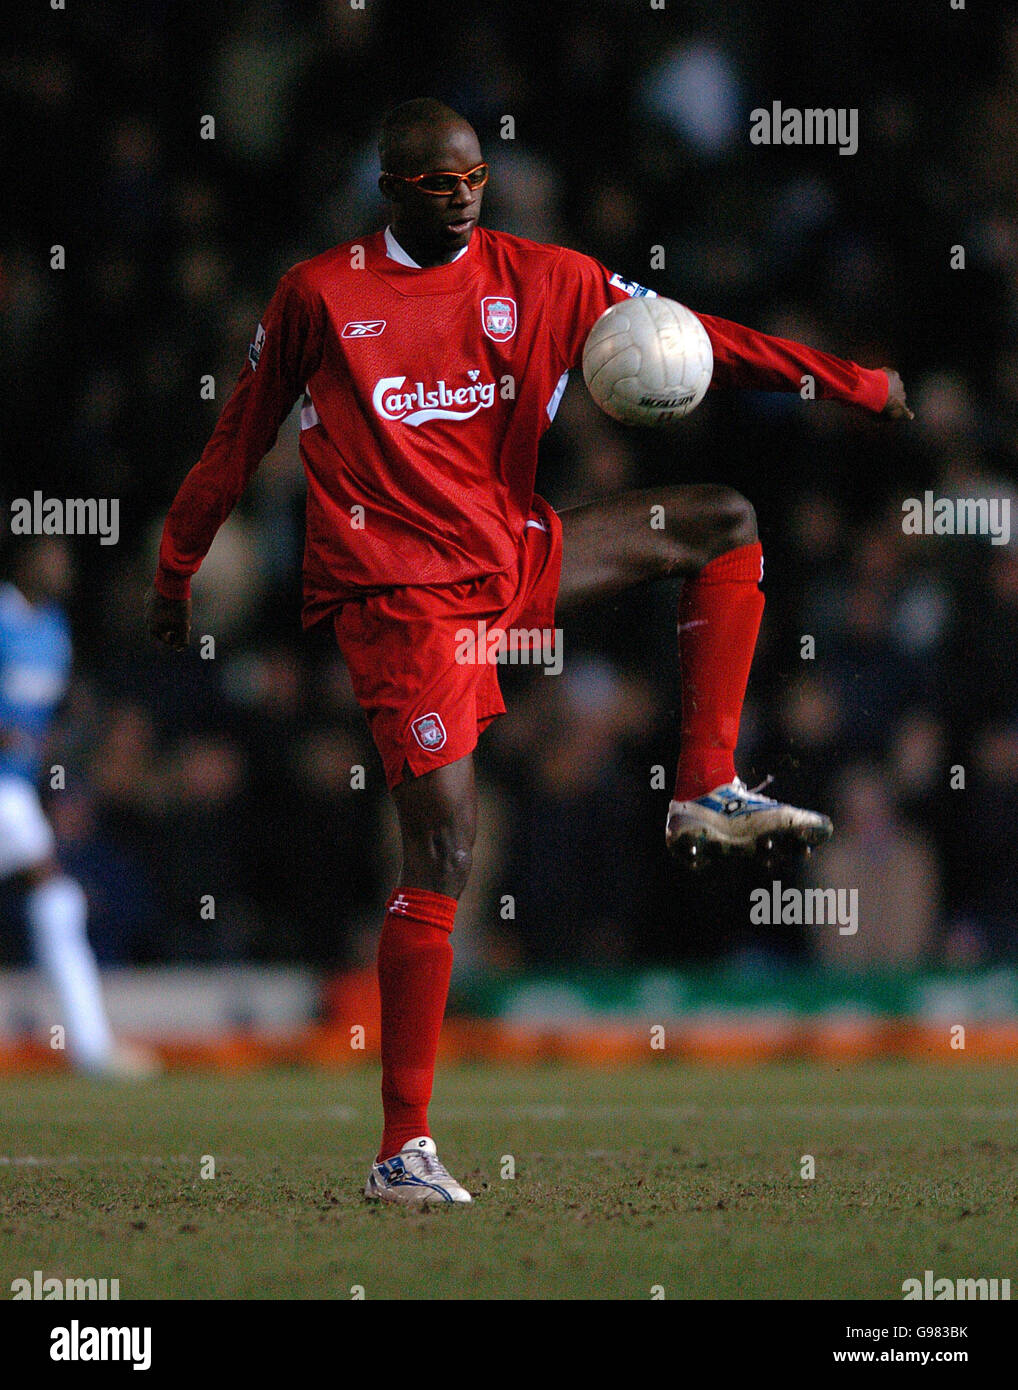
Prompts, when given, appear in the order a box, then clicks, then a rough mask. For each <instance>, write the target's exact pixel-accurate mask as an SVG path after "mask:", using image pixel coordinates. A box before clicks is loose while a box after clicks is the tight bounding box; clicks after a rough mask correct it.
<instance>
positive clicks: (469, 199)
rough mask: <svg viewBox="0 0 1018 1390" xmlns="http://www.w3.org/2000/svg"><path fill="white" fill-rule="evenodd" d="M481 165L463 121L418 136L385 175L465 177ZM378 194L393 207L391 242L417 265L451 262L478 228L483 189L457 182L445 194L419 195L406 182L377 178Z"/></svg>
mask: <svg viewBox="0 0 1018 1390" xmlns="http://www.w3.org/2000/svg"><path fill="white" fill-rule="evenodd" d="M482 161H483V155H482V154H481V147H480V144H479V143H478V140H477V136H476V135H475V134H474V132H473V130H472V129H471V127H470V126H469V125H467V124H466V123H465V122H464V123H463V124H462V125H450V126H445V127H439V128H437V129H431V130H428V131H422V132H418V133H417V134H416V138H415V139H414V140H412V141H409V142H408V144H407V147H406V148H405V149H404V150H403V151H401V153H400V158H399V161H398V167H397V168H395V169H393V170H390V171H389V172H390V173H396V174H403V175H405V176H407V177H412V176H413V175H415V174H426V173H432V172H436V173H437V172H443V173H445V172H453V173H461V174H465V173H467V172H468V171H469V170H470V169H474V168H476V167H477V165H478V164H480V163H481V162H482ZM381 186H382V191H383V192H384V193H385V195H386V196H387V197H388V198H390V199H391V201H392V203H393V219H392V223H393V231H394V232H395V235H396V239H397V240H398V241H399V242H400V244H401V245H402V246H404V247H405V248H406V250H407V251H408V252H409V253H410V254H411V255H412V256H413V257H414V259H415V260H416V261H418V262H419V263H420V264H421V265H439V264H443V263H444V262H446V261H450V260H451V259H452V258H453V256H455V254H456V253H457V251H460V250H462V248H463V247H464V246H466V244H467V242H468V241H469V240H470V237H471V235H472V233H473V230H474V227H475V226H476V225H477V219H478V217H479V216H480V212H481V201H482V199H483V196H484V189H483V188H475V189H471V188H468V187H467V185H466V184H465V183H460V184H457V186H456V189H455V191H454V192H452V193H449V194H434V193H423V192H421V191H420V190H419V189H418V188H416V187H415V186H414V185H413V184H411V183H402V182H400V180H399V179H384V178H383V179H382V180H381Z"/></svg>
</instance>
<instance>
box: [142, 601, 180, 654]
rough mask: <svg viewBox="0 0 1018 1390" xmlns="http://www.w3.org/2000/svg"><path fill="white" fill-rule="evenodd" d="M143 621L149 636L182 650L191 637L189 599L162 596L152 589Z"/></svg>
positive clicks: (177, 650) (175, 649) (165, 644)
mask: <svg viewBox="0 0 1018 1390" xmlns="http://www.w3.org/2000/svg"><path fill="white" fill-rule="evenodd" d="M145 622H146V624H147V626H148V631H149V636H150V637H154V638H155V640H156V641H157V642H162V644H163V645H164V646H166V647H172V648H173V650H174V651H175V652H182V651H183V650H184V648H185V647H186V646H187V644H188V642H189V641H190V638H191V600H190V599H189V598H163V596H162V594H160V593H158V592H157V591H156V590H155V589H153V590H152V592H151V593H150V594H149V596H148V603H147V605H146V608H145Z"/></svg>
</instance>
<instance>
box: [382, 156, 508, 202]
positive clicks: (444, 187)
mask: <svg viewBox="0 0 1018 1390" xmlns="http://www.w3.org/2000/svg"><path fill="white" fill-rule="evenodd" d="M383 172H384V171H383ZM488 172H489V171H488V166H487V164H476V165H475V166H474V168H473V169H468V170H467V171H466V173H465V174H457V173H456V171H455V170H454V169H438V170H435V172H434V173H430V174H414V175H413V177H412V178H408V177H407V176H406V175H405V174H386V175H385V177H386V178H387V179H399V181H400V182H401V183H412V184H414V185H415V186H416V187H417V188H419V189H420V191H421V192H422V193H430V194H431V196H432V197H433V198H446V197H448V196H449V194H450V193H455V192H456V190H457V188H459V186H460V184H461V183H465V184H466V186H467V187H468V188H469V189H471V190H473V189H475V188H483V187H484V185H485V184H486V183H487V182H488Z"/></svg>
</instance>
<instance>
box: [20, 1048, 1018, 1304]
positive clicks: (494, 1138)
mask: <svg viewBox="0 0 1018 1390" xmlns="http://www.w3.org/2000/svg"><path fill="white" fill-rule="evenodd" d="M1015 1079H1016V1077H1015V1071H1014V1069H1009V1068H1007V1067H984V1066H976V1065H972V1064H969V1063H967V1062H960V1063H959V1065H958V1066H956V1067H951V1066H935V1065H910V1064H907V1063H890V1062H889V1063H885V1064H880V1065H873V1064H866V1065H845V1066H841V1067H834V1066H821V1065H813V1064H790V1063H789V1064H780V1065H772V1066H758V1067H731V1068H724V1069H714V1068H708V1067H689V1066H683V1065H679V1064H676V1063H673V1062H669V1061H667V1060H665V1059H662V1060H661V1062H660V1063H657V1064H655V1065H648V1066H640V1067H634V1068H630V1069H625V1070H620V1071H618V1072H615V1073H611V1072H607V1071H594V1070H579V1069H574V1068H570V1067H560V1066H555V1067H552V1066H546V1067H540V1068H535V1069H532V1070H520V1069H515V1068H513V1069H494V1068H489V1067H460V1068H448V1069H445V1070H444V1071H442V1072H440V1075H439V1078H438V1084H437V1087H436V1093H435V1101H434V1103H433V1107H432V1120H433V1125H434V1128H435V1132H436V1134H437V1136H438V1138H439V1152H440V1153H441V1155H442V1156H443V1158H444V1159H445V1161H446V1163H447V1164H448V1165H449V1167H450V1168H451V1169H452V1171H453V1172H454V1173H455V1174H456V1175H457V1176H458V1177H460V1178H461V1179H463V1180H464V1181H465V1182H466V1185H467V1186H468V1187H469V1188H470V1189H471V1190H472V1191H473V1193H474V1194H475V1203H474V1205H473V1207H470V1208H466V1209H442V1210H436V1211H426V1212H422V1213H413V1212H407V1211H402V1210H397V1209H393V1208H390V1207H385V1208H380V1207H379V1206H378V1205H377V1204H368V1203H365V1202H364V1201H363V1199H362V1197H361V1191H362V1188H363V1185H364V1179H365V1177H366V1174H367V1168H368V1164H369V1162H370V1159H371V1157H372V1146H373V1144H374V1143H375V1141H376V1139H377V1132H376V1131H377V1113H378V1105H377V1085H378V1075H377V1072H376V1070H375V1069H374V1068H371V1067H365V1068H363V1069H360V1070H356V1071H351V1072H347V1073H335V1074H329V1073H320V1072H309V1071H275V1072H270V1073H259V1074H248V1075H241V1076H227V1077H223V1076H218V1075H217V1076H212V1075H204V1074H201V1075H191V1076H179V1075H176V1076H171V1077H168V1078H164V1079H162V1080H160V1081H157V1082H153V1083H147V1084H144V1085H138V1086H135V1087H131V1086H124V1085H121V1086H110V1085H97V1084H90V1083H88V1082H84V1081H80V1080H76V1079H73V1078H53V1077H28V1078H4V1079H3V1080H2V1081H0V1116H2V1120H0V1297H3V1298H9V1297H10V1292H9V1291H10V1285H11V1281H12V1280H13V1279H15V1278H18V1277H28V1278H31V1277H32V1272H33V1270H36V1269H39V1270H41V1271H42V1272H43V1276H44V1277H51V1276H57V1277H80V1278H86V1277H95V1278H99V1277H103V1276H105V1277H107V1278H118V1279H119V1280H120V1296H121V1298H122V1299H130V1298H176V1299H181V1298H183V1299H192V1298H193V1299H217V1298H295V1299H312V1298H313V1299H317V1298H342V1299H347V1298H350V1297H352V1296H354V1295H353V1292H352V1291H354V1290H355V1289H356V1287H357V1286H359V1287H360V1288H362V1289H363V1291H364V1296H365V1297H366V1298H370V1299H377V1298H428V1299H449V1298H456V1299H459V1298H473V1299H500V1298H534V1299H545V1298H584V1299H588V1298H610V1299H618V1298H633V1299H648V1298H650V1297H651V1290H652V1288H653V1287H654V1286H655V1285H659V1286H663V1288H664V1292H665V1297H666V1298H668V1299H681V1298H717V1299H738V1298H757V1299H758V1298H769V1299H770V1298H776V1299H785V1298H805V1299H812V1298H838V1299H840V1298H878V1299H884V1298H886V1299H900V1298H901V1286H902V1281H903V1280H904V1279H906V1278H911V1277H919V1278H921V1277H922V1274H923V1271H924V1270H925V1269H932V1270H933V1271H934V1273H935V1275H936V1276H937V1277H941V1276H947V1277H950V1278H955V1277H979V1276H983V1277H1010V1278H1012V1279H1014V1277H1015V1276H1018V1222H1016V1220H1015V1216H1016V1213H1018V1178H1016V1172H1018V1163H1016V1157H1018V1097H1016V1094H1015ZM805 1155H812V1157H813V1159H814V1161H815V1168H816V1176H815V1178H813V1179H808V1178H804V1177H803V1176H802V1175H801V1174H802V1171H803V1167H802V1165H803V1159H804V1156H805ZM205 1156H211V1157H212V1158H213V1159H214V1160H215V1176H214V1177H206V1178H203V1177H202V1176H201V1173H202V1167H203V1160H205V1164H204V1166H205V1171H208V1170H209V1164H208V1162H207V1159H206V1158H205ZM510 1160H511V1163H510ZM511 1165H514V1167H515V1177H512V1178H511V1177H508V1176H504V1174H507V1173H509V1172H510V1171H511V1170H512V1167H511Z"/></svg>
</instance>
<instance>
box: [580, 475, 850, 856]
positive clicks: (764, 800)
mask: <svg viewBox="0 0 1018 1390" xmlns="http://www.w3.org/2000/svg"><path fill="white" fill-rule="evenodd" d="M655 523H656V524H655ZM562 533H563V559H562V583H561V586H560V590H559V605H558V608H559V611H560V612H566V611H568V609H569V607H571V606H574V605H576V604H579V603H583V602H586V601H589V600H591V599H595V598H603V597H607V596H609V595H611V594H615V593H621V592H622V591H624V590H625V589H628V588H631V587H633V586H634V585H636V584H639V583H642V582H645V581H646V580H648V579H655V578H663V577H665V576H668V575H686V576H687V580H686V584H685V585H684V586H683V590H682V596H681V599H680V602H679V621H678V629H679V651H680V662H681V679H682V741H681V745H680V754H679V766H678V770H677V774H676V782H675V792H674V796H673V800H672V802H671V805H670V806H669V810H668V824H667V830H666V840H667V843H668V846H669V849H671V851H672V852H673V853H674V854H676V855H677V856H679V857H683V858H686V859H688V860H690V861H692V862H697V861H698V860H700V859H702V858H703V857H704V856H705V854H709V853H710V852H712V851H720V852H727V851H730V850H737V851H742V852H753V851H755V850H756V849H757V848H758V847H761V848H764V849H766V850H770V849H773V848H775V847H777V846H779V845H782V844H787V845H790V846H792V847H795V848H806V849H808V848H810V847H811V846H812V845H814V844H819V843H821V842H822V841H823V840H826V839H828V838H829V836H830V834H831V830H832V827H831V823H830V821H829V820H828V819H827V817H826V816H821V815H818V814H816V813H815V812H812V811H803V810H800V809H799V808H798V807H794V806H787V805H785V804H783V803H781V802H777V801H773V800H772V799H771V798H770V797H765V796H759V795H757V794H755V793H753V792H750V791H748V790H747V788H746V787H745V786H744V785H743V783H742V782H741V781H740V780H739V779H738V777H737V776H736V774H735V749H736V744H737V742H738V736H739V724H740V721H741V716H742V705H743V701H744V699H745V695H746V686H747V683H748V680H749V671H750V667H751V665H752V661H753V652H754V649H755V647H756V639H757V634H758V633H759V630H760V619H761V616H762V614H763V607H764V598H763V594H762V593H761V592H760V589H759V588H758V583H759V581H760V579H761V578H762V577H763V552H762V549H761V546H760V542H759V540H758V538H757V532H756V517H755V514H754V512H753V508H752V507H751V506H750V504H749V503H748V502H747V501H746V499H745V498H744V497H741V496H740V495H739V494H738V493H736V492H734V491H732V489H731V488H726V487H719V486H715V485H711V484H704V485H690V486H685V487H675V488H664V489H659V490H654V491H650V492H631V493H625V494H623V495H622V496H620V497H615V498H609V499H607V500H606V501H603V502H594V503H591V504H589V505H588V506H584V507H575V508H572V509H570V510H568V511H565V512H563V513H562ZM609 537H610V540H611V543H610V545H608V544H606V538H609Z"/></svg>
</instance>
